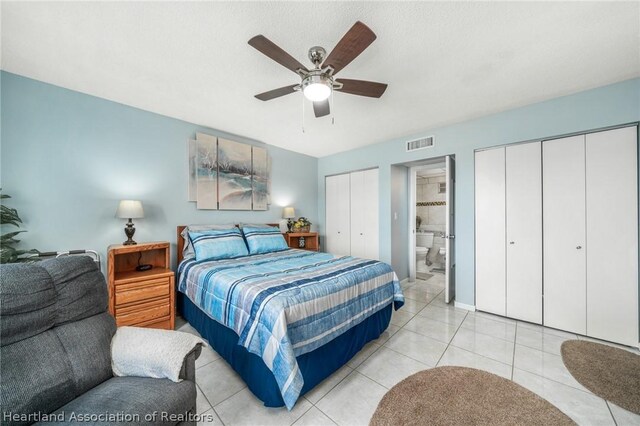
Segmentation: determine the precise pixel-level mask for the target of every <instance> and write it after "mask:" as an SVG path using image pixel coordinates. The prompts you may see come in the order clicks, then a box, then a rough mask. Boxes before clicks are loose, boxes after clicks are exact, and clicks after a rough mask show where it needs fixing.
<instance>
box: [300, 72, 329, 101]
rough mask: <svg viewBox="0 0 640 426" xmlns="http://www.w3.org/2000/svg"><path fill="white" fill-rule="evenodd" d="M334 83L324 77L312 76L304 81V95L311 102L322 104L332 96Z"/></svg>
mask: <svg viewBox="0 0 640 426" xmlns="http://www.w3.org/2000/svg"><path fill="white" fill-rule="evenodd" d="M332 85H333V82H332V81H331V79H330V78H327V77H326V76H324V75H310V76H308V77H306V78H305V79H304V80H303V81H302V93H304V96H305V98H307V99H309V100H310V101H311V102H320V101H324V100H325V99H328V98H329V96H331V87H332Z"/></svg>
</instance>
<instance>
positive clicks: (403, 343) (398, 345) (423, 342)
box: [385, 330, 447, 367]
mask: <svg viewBox="0 0 640 426" xmlns="http://www.w3.org/2000/svg"><path fill="white" fill-rule="evenodd" d="M385 347H387V348H389V349H393V350H394V351H396V352H399V353H401V354H403V355H406V356H408V357H410V358H413V359H415V360H417V361H420V362H422V363H424V364H426V365H429V366H431V367H433V366H435V365H436V363H437V362H438V360H439V359H440V357H441V356H442V354H443V353H444V351H445V350H446V349H447V344H446V343H443V342H440V341H438V340H435V339H432V338H430V337H427V336H423V335H422V334H418V333H414V332H413V331H409V330H400V331H399V332H398V333H396V334H395V335H394V336H393V337H392V338H391V339H389V341H388V342H387V343H385Z"/></svg>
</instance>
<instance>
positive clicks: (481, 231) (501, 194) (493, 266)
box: [475, 147, 506, 315]
mask: <svg viewBox="0 0 640 426" xmlns="http://www.w3.org/2000/svg"><path fill="white" fill-rule="evenodd" d="M475 191H476V206H475V209H476V210H475V216H476V308H477V309H479V310H481V311H486V312H491V313H494V314H498V315H506V293H505V290H506V281H505V280H506V276H505V268H506V264H505V260H506V256H505V149H504V147H500V148H495V149H489V150H486V151H479V152H476V156H475Z"/></svg>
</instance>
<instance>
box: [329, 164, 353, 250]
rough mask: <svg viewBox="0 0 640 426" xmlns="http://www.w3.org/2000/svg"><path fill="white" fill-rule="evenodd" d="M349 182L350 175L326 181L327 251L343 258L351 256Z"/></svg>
mask: <svg viewBox="0 0 640 426" xmlns="http://www.w3.org/2000/svg"><path fill="white" fill-rule="evenodd" d="M349 182H350V178H349V173H346V174H342V175H336V176H327V178H326V180H325V191H326V192H325V200H326V202H325V210H326V218H325V219H326V220H325V223H326V228H327V229H326V235H325V240H326V242H325V245H326V251H327V252H329V253H333V254H337V255H343V256H348V255H349V254H351V242H350V241H351V230H350V222H351V218H350V212H349V210H350V207H349V203H350V194H349V188H350V184H349Z"/></svg>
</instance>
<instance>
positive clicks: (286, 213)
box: [282, 207, 296, 232]
mask: <svg viewBox="0 0 640 426" xmlns="http://www.w3.org/2000/svg"><path fill="white" fill-rule="evenodd" d="M282 217H283V218H285V219H288V221H287V228H288V229H289V232H291V227H292V226H293V221H292V220H291V219H293V218H294V217H296V211H295V210H294V208H293V207H285V208H284V209H283V210H282Z"/></svg>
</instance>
